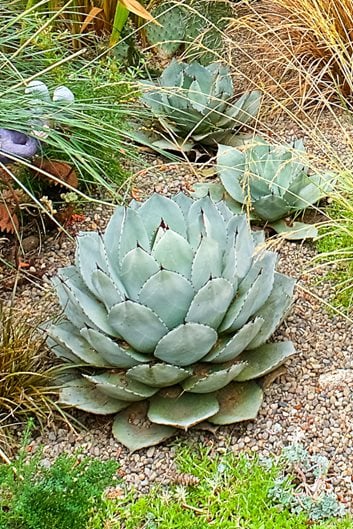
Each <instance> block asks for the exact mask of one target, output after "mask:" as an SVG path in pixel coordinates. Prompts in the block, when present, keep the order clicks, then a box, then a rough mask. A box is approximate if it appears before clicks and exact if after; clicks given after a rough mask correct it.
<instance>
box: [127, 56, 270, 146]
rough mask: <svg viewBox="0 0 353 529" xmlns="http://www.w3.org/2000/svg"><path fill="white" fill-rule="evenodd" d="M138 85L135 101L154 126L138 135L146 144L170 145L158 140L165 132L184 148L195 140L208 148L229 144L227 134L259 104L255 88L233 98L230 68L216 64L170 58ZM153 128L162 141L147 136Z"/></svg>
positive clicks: (248, 118) (251, 115)
mask: <svg viewBox="0 0 353 529" xmlns="http://www.w3.org/2000/svg"><path fill="white" fill-rule="evenodd" d="M142 88H143V92H144V93H143V96H142V98H141V100H142V102H143V103H144V104H145V105H146V106H147V108H148V109H149V110H150V111H151V112H152V114H153V117H154V118H155V122H154V123H155V126H154V134H152V135H149V134H147V135H146V134H145V135H144V137H142V136H141V139H142V140H143V143H145V144H148V145H149V146H150V147H152V148H153V147H159V148H164V146H166V148H172V149H173V146H172V144H173V141H171V145H170V146H169V145H168V144H166V143H164V142H165V133H166V132H168V131H169V134H170V138H171V139H172V138H173V137H174V139H175V141H174V144H176V145H180V146H181V147H180V149H181V150H183V151H185V152H187V151H188V150H189V145H193V144H197V143H198V144H204V145H213V146H214V147H216V144H217V143H222V142H224V143H226V142H228V140H229V142H231V143H233V139H232V138H233V136H236V132H237V131H238V130H239V129H240V128H241V127H243V126H244V125H245V124H248V123H250V122H251V121H252V120H253V119H254V118H255V117H256V115H257V113H258V111H259V107H260V104H261V92H259V91H257V90H254V91H252V92H246V93H244V94H243V95H241V96H240V97H238V98H237V99H236V98H235V96H234V88H233V82H232V79H231V75H230V72H229V70H228V68H227V67H226V66H225V65H222V64H221V63H212V64H210V65H208V66H202V65H201V64H199V63H197V62H192V63H190V64H187V63H182V62H177V61H176V60H173V61H172V62H171V63H170V64H169V66H168V67H167V68H166V69H165V70H164V71H163V73H162V75H161V76H160V78H159V79H158V81H157V82H156V83H155V84H154V85H153V86H152V85H151V83H150V82H148V83H143V84H142ZM158 132H159V133H162V135H163V140H162V143H158V139H157V138H156V137H155V139H153V138H152V136H153V135H155V134H156V133H158ZM148 136H149V137H150V139H149V140H148ZM136 138H137V141H139V139H138V136H136ZM178 138H179V139H178ZM168 141H169V138H168ZM173 150H176V149H175V145H174V149H173ZM177 150H178V149H177Z"/></svg>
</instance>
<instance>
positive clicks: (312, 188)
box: [285, 174, 334, 210]
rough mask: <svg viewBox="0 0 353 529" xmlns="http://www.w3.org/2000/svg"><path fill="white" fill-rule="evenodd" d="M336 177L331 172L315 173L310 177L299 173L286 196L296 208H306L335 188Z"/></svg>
mask: <svg viewBox="0 0 353 529" xmlns="http://www.w3.org/2000/svg"><path fill="white" fill-rule="evenodd" d="M333 183H334V177H333V175H331V174H315V175H311V176H310V177H309V176H307V175H306V174H301V175H299V176H298V177H297V178H296V179H295V181H294V182H293V183H292V185H291V187H290V188H289V189H288V191H287V193H286V195H285V198H286V199H287V200H288V201H289V202H290V203H291V204H293V206H294V208H295V209H296V210H300V209H306V208H307V207H308V206H310V205H312V204H315V203H316V202H318V201H319V200H320V199H321V198H323V197H325V196H327V195H328V194H329V193H330V192H332V190H333Z"/></svg>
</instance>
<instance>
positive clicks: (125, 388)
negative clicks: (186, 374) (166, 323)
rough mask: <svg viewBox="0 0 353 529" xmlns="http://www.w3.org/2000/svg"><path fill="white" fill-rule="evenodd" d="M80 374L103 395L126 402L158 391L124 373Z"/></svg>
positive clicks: (140, 398) (141, 398) (149, 395)
mask: <svg viewBox="0 0 353 529" xmlns="http://www.w3.org/2000/svg"><path fill="white" fill-rule="evenodd" d="M82 376H83V377H84V378H85V380H89V382H91V383H92V384H94V385H95V386H96V388H97V389H98V390H99V391H100V392H101V393H103V394H104V395H108V397H112V398H113V399H120V400H123V401H126V402H136V401H139V400H143V399H146V398H148V397H151V396H152V395H154V394H155V393H156V391H158V389H156V388H150V387H148V386H146V385H145V384H141V382H137V381H135V380H129V379H128V378H127V376H126V374H125V373H115V372H106V373H102V374H100V375H82Z"/></svg>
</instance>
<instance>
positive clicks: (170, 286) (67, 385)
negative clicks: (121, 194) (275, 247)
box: [48, 193, 295, 450]
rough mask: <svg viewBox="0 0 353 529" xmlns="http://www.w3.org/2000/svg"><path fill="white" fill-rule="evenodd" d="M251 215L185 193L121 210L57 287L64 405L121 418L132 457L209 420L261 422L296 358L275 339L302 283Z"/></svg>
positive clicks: (89, 236)
mask: <svg viewBox="0 0 353 529" xmlns="http://www.w3.org/2000/svg"><path fill="white" fill-rule="evenodd" d="M262 235H263V234H262V232H256V233H252V232H251V230H250V228H249V226H248V223H247V220H246V217H245V216H244V215H236V216H235V215H233V214H232V213H231V211H230V210H229V209H228V208H227V206H226V205H225V203H224V202H220V203H218V204H216V205H215V204H214V203H213V202H212V200H211V199H210V198H209V197H205V198H202V199H199V200H196V201H193V200H192V199H191V198H189V197H187V196H186V195H184V194H182V193H179V194H178V195H176V196H175V197H174V198H173V199H170V198H166V197H164V196H161V195H158V194H154V195H152V196H151V197H150V198H149V199H148V200H147V201H146V202H144V203H138V202H133V203H132V204H131V205H130V207H123V206H120V207H117V208H116V211H115V213H114V215H113V217H112V218H111V220H110V222H109V224H108V226H107V229H106V231H105V233H104V234H103V235H102V234H100V233H97V232H88V233H81V234H80V236H79V237H78V240H77V250H76V257H75V265H72V266H68V267H65V268H61V269H60V270H59V272H58V276H57V277H56V278H55V280H54V285H55V288H56V291H57V294H58V297H59V301H60V304H61V306H62V308H63V311H64V314H65V318H64V319H63V320H62V321H61V322H60V323H58V324H55V325H52V326H51V327H50V328H49V329H48V335H49V344H50V345H51V347H52V349H53V351H54V353H55V354H56V355H57V356H58V357H61V358H62V359H63V360H65V361H66V362H67V363H68V364H69V365H71V366H72V368H76V369H75V370H74V369H72V370H71V371H72V375H71V377H70V378H68V379H67V380H65V381H64V382H63V387H62V389H61V396H60V401H61V403H62V404H65V405H68V406H74V407H77V408H81V409H83V410H85V411H88V412H92V413H97V414H103V415H104V414H112V413H117V416H116V419H115V421H114V425H113V433H114V435H115V437H116V438H117V439H118V440H119V441H120V442H122V443H123V444H125V445H126V446H128V447H129V448H130V449H132V450H136V449H138V448H141V447H144V446H149V445H153V444H157V443H159V442H161V441H163V440H164V439H167V438H169V437H170V436H172V435H174V434H175V433H176V431H177V429H178V428H180V429H183V430H187V429H189V428H191V427H192V426H194V425H197V424H198V423H200V422H203V421H205V420H208V421H210V422H211V423H213V424H216V425H221V424H230V423H235V422H239V421H243V420H249V419H254V418H255V417H256V415H257V412H258V410H259V408H260V406H261V402H262V399H263V392H262V389H261V387H260V385H259V384H258V380H259V379H260V378H261V377H262V376H264V375H266V374H267V373H269V372H271V371H272V370H273V369H275V368H276V367H277V366H279V365H280V364H282V363H283V362H284V361H285V360H286V358H287V357H288V356H290V355H292V354H293V353H294V352H295V351H294V347H293V344H292V343H291V342H290V341H280V342H275V343H267V340H268V339H269V338H270V337H271V336H272V334H273V332H274V331H275V329H276V328H277V327H278V325H279V324H280V323H281V321H282V319H283V317H284V315H285V314H286V312H287V311H288V309H289V307H290V305H291V301H292V293H293V288H294V283H295V281H294V280H293V279H291V278H289V277H287V276H286V275H283V274H280V273H278V272H276V271H275V266H276V261H277V255H276V253H274V252H271V251H268V250H266V249H265V247H264V244H263V237H262Z"/></svg>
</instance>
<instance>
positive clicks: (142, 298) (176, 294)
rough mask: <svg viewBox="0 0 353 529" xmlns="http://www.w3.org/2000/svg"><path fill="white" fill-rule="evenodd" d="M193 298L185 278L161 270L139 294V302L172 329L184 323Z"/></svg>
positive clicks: (191, 290) (190, 287) (192, 290)
mask: <svg viewBox="0 0 353 529" xmlns="http://www.w3.org/2000/svg"><path fill="white" fill-rule="evenodd" d="M193 297H194V289H193V287H192V285H191V283H190V282H189V281H188V280H187V279H185V277H183V276H181V275H180V274H177V273H176V272H170V271H169V270H161V271H160V272H157V273H156V274H155V275H154V276H152V277H150V279H148V280H147V281H146V283H145V284H144V286H143V287H142V289H141V291H140V293H139V302H140V303H142V304H143V305H145V306H146V307H149V308H151V309H152V310H153V311H154V312H155V314H157V315H158V316H159V318H160V319H161V321H163V322H164V323H165V324H166V326H167V327H168V328H169V329H173V328H174V327H176V326H177V325H179V324H180V323H182V322H183V321H184V318H185V316H186V313H187V311H188V309H189V306H190V303H191V301H192V299H193Z"/></svg>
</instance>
